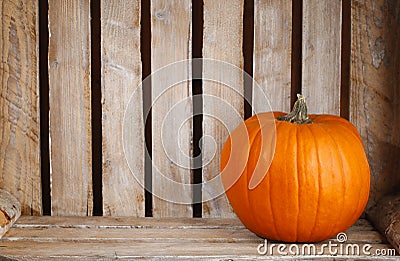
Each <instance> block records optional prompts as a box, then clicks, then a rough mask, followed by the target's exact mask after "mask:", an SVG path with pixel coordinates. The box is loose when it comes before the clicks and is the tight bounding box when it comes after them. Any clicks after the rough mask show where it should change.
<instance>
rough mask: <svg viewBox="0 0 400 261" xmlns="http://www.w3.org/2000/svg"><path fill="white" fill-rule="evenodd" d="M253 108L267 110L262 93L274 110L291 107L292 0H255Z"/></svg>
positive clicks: (285, 109) (283, 109)
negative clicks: (256, 85)
mask: <svg viewBox="0 0 400 261" xmlns="http://www.w3.org/2000/svg"><path fill="white" fill-rule="evenodd" d="M254 9H255V11H254V23H255V25H254V31H255V32H254V80H255V81H256V82H257V83H258V85H259V87H260V88H253V103H252V104H253V110H255V111H258V112H260V111H266V110H269V109H270V108H268V107H267V105H266V104H265V98H264V95H266V96H267V97H268V98H269V101H270V103H271V104H270V105H271V109H272V110H274V111H284V112H287V111H289V110H290V91H291V47H292V1H291V0H285V1H274V0H268V1H264V0H256V1H255V2H254Z"/></svg>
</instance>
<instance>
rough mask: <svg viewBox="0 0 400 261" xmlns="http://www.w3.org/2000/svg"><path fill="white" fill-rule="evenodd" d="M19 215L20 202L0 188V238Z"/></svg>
mask: <svg viewBox="0 0 400 261" xmlns="http://www.w3.org/2000/svg"><path fill="white" fill-rule="evenodd" d="M20 215H21V203H19V202H18V200H17V199H16V198H15V197H14V196H13V195H11V194H10V192H8V191H5V190H3V189H0V239H1V238H2V236H3V235H4V234H5V233H6V232H7V231H8V230H9V229H10V227H11V226H12V225H13V224H14V223H15V221H17V219H18V218H19V216H20Z"/></svg>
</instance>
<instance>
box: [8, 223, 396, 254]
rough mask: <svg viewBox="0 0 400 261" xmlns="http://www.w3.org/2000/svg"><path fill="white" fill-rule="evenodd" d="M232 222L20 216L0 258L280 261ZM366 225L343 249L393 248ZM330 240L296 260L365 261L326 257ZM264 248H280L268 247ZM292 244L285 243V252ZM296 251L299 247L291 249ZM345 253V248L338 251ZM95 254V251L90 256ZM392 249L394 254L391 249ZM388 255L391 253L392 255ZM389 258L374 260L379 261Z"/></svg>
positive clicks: (351, 235) (349, 234) (352, 231)
mask: <svg viewBox="0 0 400 261" xmlns="http://www.w3.org/2000/svg"><path fill="white" fill-rule="evenodd" d="M238 222H239V221H238V220H237V219H232V218H230V219H219V218H210V219H205V220H203V219H192V218H167V219H157V218H135V217H124V218H116V217H85V218H84V219H82V218H79V217H56V216H53V217H48V216H47V217H37V218H33V217H29V216H23V217H21V218H20V219H19V221H18V222H17V223H16V225H15V227H14V228H12V229H11V230H10V231H9V233H7V234H6V235H5V237H4V238H3V239H2V241H0V249H1V251H0V257H7V258H17V259H18V258H19V259H20V258H25V259H32V258H36V259H42V258H50V257H53V258H67V257H68V258H82V259H86V258H87V259H90V258H92V259H93V258H131V259H132V258H144V259H147V258H160V259H173V258H176V259H190V258H192V259H193V258H196V259H199V258H203V259H207V260H210V259H218V260H221V259H234V260H237V259H241V258H243V259H246V258H247V259H255V258H265V259H282V258H284V256H282V255H280V254H279V253H277V249H276V247H275V250H274V251H273V255H270V254H266V255H259V254H258V253H257V247H258V246H259V244H262V243H265V241H264V240H263V239H261V238H259V237H257V236H255V235H254V234H253V233H251V232H250V231H249V230H247V229H245V228H244V227H243V226H237V225H238ZM367 224H369V223H368V221H366V220H359V221H358V222H357V223H356V224H355V225H354V226H353V227H352V228H351V229H349V230H348V231H346V234H347V238H348V239H347V241H346V242H345V244H344V247H345V246H346V244H357V245H358V246H359V248H360V249H362V247H363V246H364V245H366V244H369V245H371V249H369V250H370V252H371V253H372V254H375V251H376V250H377V249H383V250H389V249H393V248H392V247H391V246H390V245H388V244H387V243H386V241H385V239H384V238H383V237H382V236H381V235H380V234H379V233H378V232H377V231H372V230H371V231H368V230H358V229H353V228H354V227H363V226H365V225H367ZM329 241H331V242H332V243H333V244H336V243H337V241H336V239H335V238H332V239H330V240H326V241H324V242H320V243H317V244H315V246H316V250H317V251H322V250H324V251H322V252H323V253H324V255H320V256H316V255H311V256H310V255H305V256H303V255H297V256H295V258H296V259H310V258H335V260H341V258H343V260H346V258H352V259H357V260H358V259H361V260H367V259H368V257H369V256H368V255H366V254H363V253H361V254H360V255H359V256H358V255H355V256H343V255H340V254H339V255H336V256H334V257H333V256H332V255H329V253H328V252H327V251H328V247H327V246H325V247H324V249H322V248H323V245H322V244H329ZM77 243H78V244H77ZM268 244H276V245H277V244H280V242H269V241H268ZM291 245H292V244H285V247H286V248H289V247H290V246H291ZM296 246H297V247H298V248H299V249H301V248H302V247H303V244H297V245H296ZM344 249H345V248H344ZM94 250H95V251H94ZM393 250H394V249H393ZM391 251H392V250H391ZM392 254H395V252H393V253H392ZM389 257H390V256H388V257H386V256H379V258H380V259H384V258H389ZM328 260H329V259H328Z"/></svg>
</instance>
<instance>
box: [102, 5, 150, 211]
mask: <svg viewBox="0 0 400 261" xmlns="http://www.w3.org/2000/svg"><path fill="white" fill-rule="evenodd" d="M101 6H102V8H101V17H102V20H101V32H102V38H101V39H102V49H101V52H102V112H103V117H102V118H103V122H102V131H103V213H104V215H111V216H142V217H144V189H143V187H142V186H141V185H140V183H139V182H138V181H137V180H136V179H135V177H136V178H137V179H139V180H140V182H141V184H144V138H143V137H144V123H143V116H142V115H143V105H142V90H141V88H140V87H141V86H140V83H141V77H142V68H141V57H140V49H139V48H140V1H137V0H136V1H123V0H119V1H107V0H103V1H102V2H101ZM128 103H129V107H128ZM128 108H129V111H128V112H127V114H126V115H129V119H127V120H126V121H125V122H124V115H125V112H126V110H127V109H128ZM124 128H125V131H126V132H123V130H124ZM123 134H129V136H124V135H123ZM128 139H129V140H128ZM124 145H125V147H124ZM124 148H125V151H124ZM124 154H125V155H124ZM125 157H127V159H129V160H128V162H129V166H128V162H127V161H126V159H125ZM129 167H130V168H131V169H130V168H129ZM131 171H132V173H131Z"/></svg>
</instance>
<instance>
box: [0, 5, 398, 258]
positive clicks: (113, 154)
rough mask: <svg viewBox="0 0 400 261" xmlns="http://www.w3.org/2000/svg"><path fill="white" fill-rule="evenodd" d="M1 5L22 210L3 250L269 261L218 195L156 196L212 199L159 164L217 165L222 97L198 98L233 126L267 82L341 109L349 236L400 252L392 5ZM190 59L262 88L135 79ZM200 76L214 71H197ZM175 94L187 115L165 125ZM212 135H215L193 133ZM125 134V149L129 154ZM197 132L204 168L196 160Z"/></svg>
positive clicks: (211, 169)
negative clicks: (350, 183) (219, 65)
mask: <svg viewBox="0 0 400 261" xmlns="http://www.w3.org/2000/svg"><path fill="white" fill-rule="evenodd" d="M0 4H1V5H0V7H1V9H0V10H1V26H2V27H1V28H2V29H1V30H0V46H1V65H0V79H1V85H0V133H1V136H0V137H1V140H0V188H1V189H4V190H7V191H9V192H10V193H11V194H12V195H14V196H15V197H16V198H17V199H18V201H19V202H20V203H21V209H22V215H23V217H21V218H20V220H19V221H18V222H17V223H15V225H14V227H13V228H11V230H10V231H9V232H8V233H7V234H6V235H5V236H4V237H3V239H1V241H0V258H10V259H14V258H15V259H31V258H33V259H42V258H43V259H47V258H51V257H56V258H67V257H68V258H78V257H79V258H85V257H86V258H89V259H94V258H156V259H158V258H163V257H168V258H172V257H174V256H175V257H177V258H180V259H184V258H194V257H196V258H203V259H230V258H233V259H245V258H257V257H264V258H270V256H260V255H259V254H258V253H257V246H258V245H259V244H260V243H262V242H263V241H262V240H261V239H260V238H257V237H256V236H254V235H253V234H251V233H250V232H249V231H247V230H246V229H244V228H243V227H242V225H241V224H240V222H239V221H238V220H237V218H236V216H235V214H234V213H233V211H232V209H231V207H230V205H229V202H228V201H227V199H226V197H225V196H224V195H222V196H221V197H218V198H215V199H213V200H209V201H206V202H203V203H196V204H186V205H185V204H177V203H171V202H168V201H165V200H161V199H160V198H159V197H157V196H156V195H158V194H159V193H164V195H167V196H170V197H174V196H175V195H177V194H178V195H179V197H180V198H181V199H182V200H184V201H186V202H191V201H193V199H202V198H203V199H205V198H207V197H208V196H209V195H210V194H211V195H212V193H214V192H215V191H216V190H217V189H218V188H216V187H215V186H214V185H209V184H203V186H202V187H199V186H186V187H185V188H183V189H181V190H179V191H177V190H175V189H174V187H173V186H171V185H170V183H168V182H166V181H165V179H162V178H161V176H160V175H156V173H163V174H164V175H165V176H166V177H167V178H170V179H173V180H175V181H177V182H183V183H187V184H191V183H201V182H207V181H210V180H212V179H213V178H215V177H216V176H217V175H218V174H219V156H218V155H219V153H220V150H221V147H222V145H223V142H224V141H225V139H226V137H227V133H228V132H227V130H226V128H224V127H223V126H222V125H221V124H220V123H219V122H218V121H216V120H215V119H213V118H212V117H208V116H207V115H216V114H218V113H221V109H220V108H221V107H220V106H219V103H218V102H216V101H215V100H214V101H213V100H209V99H205V98H204V97H207V96H214V97H218V98H220V99H222V100H224V101H226V102H227V103H228V104H230V106H231V109H232V111H233V110H236V111H237V115H239V117H238V118H237V119H238V120H237V121H236V122H235V121H232V122H230V124H232V125H234V124H237V123H239V122H240V121H241V120H242V118H247V117H249V116H250V115H251V114H252V111H253V110H254V111H260V110H263V109H265V108H267V107H266V106H265V102H264V101H263V99H262V98H261V97H262V96H263V95H264V94H265V95H267V96H268V98H269V101H270V105H271V108H272V109H273V110H276V111H289V110H290V107H291V106H292V105H293V102H294V99H295V94H296V93H299V92H301V93H302V94H303V95H305V96H306V98H307V101H308V104H309V111H310V112H311V113H329V114H336V115H340V116H342V117H344V118H347V119H349V120H350V121H351V122H352V123H353V124H354V125H355V126H356V127H357V129H358V130H359V132H360V134H361V136H362V139H363V144H364V147H365V150H366V153H367V157H368V160H369V163H370V166H371V195H370V201H369V203H368V206H367V210H366V214H365V215H364V216H363V219H360V220H359V221H358V222H357V223H356V224H355V225H354V226H353V227H352V228H350V230H349V231H348V232H347V233H348V236H349V241H348V242H349V243H357V244H364V243H370V244H372V245H373V249H380V248H382V249H393V248H396V249H397V250H398V251H399V245H396V242H397V244H398V242H399V241H400V240H399V239H400V236H399V233H400V229H399V228H398V225H397V223H396V222H397V221H396V218H399V216H400V214H399V213H400V212H399V208H398V206H399V204H398V203H397V202H398V197H396V196H394V195H395V193H396V192H397V191H398V188H399V185H400V175H398V174H397V171H398V169H399V167H400V165H399V164H400V161H398V160H397V159H398V157H399V155H400V135H398V133H399V131H400V104H399V101H400V98H399V97H400V45H399V44H398V43H399V42H400V1H396V0H378V1H374V0H333V1H331V0H302V1H295V0H281V1H274V0H203V1H198V0H192V1H190V0H180V1H174V0H143V1H139V0H113V1H108V0H92V1H90V0H48V1H40V2H38V1H34V0H0ZM194 58H210V59H218V60H222V61H224V62H228V63H231V64H233V65H235V66H237V67H238V68H240V69H243V70H244V71H246V72H247V73H248V74H249V75H250V76H252V77H253V78H254V79H255V81H256V82H257V83H258V84H259V86H260V87H261V89H257V88H254V86H251V84H249V82H248V81H247V80H246V78H245V77H244V75H243V73H242V72H241V71H239V70H238V71H237V72H235V73H232V75H230V79H231V80H232V81H233V82H234V83H235V86H234V87H233V89H231V90H227V89H226V88H225V87H224V85H223V84H219V83H215V82H210V81H200V80H193V81H189V82H183V83H180V84H178V85H177V87H176V88H168V87H169V86H168V84H167V83H168V82H169V81H170V80H171V79H177V78H178V77H187V76H189V77H190V76H191V73H192V70H193V68H191V67H190V66H189V67H185V68H183V69H182V70H179V71H175V72H174V73H171V74H170V76H171V77H170V78H168V79H159V78H157V77H156V76H154V75H153V78H152V79H151V81H147V82H146V81H144V82H143V85H140V84H141V83H142V81H143V80H145V79H146V78H147V77H148V76H149V75H150V74H151V73H154V72H157V70H159V69H160V68H163V67H164V66H166V65H169V64H171V63H175V62H178V61H181V60H186V59H189V60H190V59H194ZM202 73H203V75H207V74H212V73H214V71H213V70H212V69H210V68H208V67H203V68H202ZM221 75H222V74H221ZM221 75H219V76H218V75H217V76H216V77H222V76H221ZM147 79H149V78H147ZM164 91H165V92H164ZM132 93H135V94H136V95H134V96H133V100H132V102H130V101H131V95H132ZM157 94H162V95H160V97H159V98H158V97H157ZM198 95H201V96H202V97H203V99H202V100H200V99H198ZM246 98H247V102H246ZM181 100H184V102H183V103H182V104H183V107H184V108H185V111H184V112H183V113H181V114H180V113H178V114H176V115H174V117H173V121H172V120H169V121H167V122H164V120H165V119H166V118H168V117H167V116H168V113H169V111H170V109H171V108H172V106H174V105H176V104H178V103H179V102H180V101H181ZM153 103H154V104H153ZM128 106H129V108H130V110H131V112H132V113H131V114H129V116H130V118H129V121H127V122H126V124H125V125H123V120H124V116H125V111H126V109H127V108H128ZM150 108H151V111H149V109H150ZM199 113H200V115H202V116H196V117H195V118H193V119H192V118H189V119H187V118H185V117H187V116H188V115H189V116H192V115H194V114H199ZM222 117H223V118H230V119H231V118H232V115H231V114H230V112H222ZM185 120H186V121H185ZM177 123H182V125H179V126H177ZM183 123H184V124H183ZM163 126H169V127H168V128H166V129H163ZM124 128H128V129H129V130H130V132H129V133H130V134H129V136H124V132H123V129H124ZM178 129H179V135H178ZM162 131H164V132H163V133H162ZM161 133H162V134H163V135H164V136H161ZM208 136H209V137H213V139H214V141H215V146H214V143H212V142H209V140H207V139H201V137H208ZM163 137H168V138H163ZM175 137H179V146H176V142H175V140H174V138H175ZM123 138H124V139H125V140H124V141H125V142H126V141H128V142H129V144H130V147H129V148H130V151H128V153H131V155H134V159H133V161H132V164H131V165H128V164H127V161H126V160H125V156H124V143H123ZM199 143H201V145H202V146H201V152H202V153H201V156H200V158H201V162H203V163H205V162H207V164H206V165H204V166H202V167H201V168H197V169H194V168H193V164H194V163H193V162H194V160H192V159H191V158H193V157H195V156H198V155H199V153H200V149H199V146H198V144H199ZM165 148H168V150H169V151H168V153H170V154H169V155H166V153H165V151H164V149H165ZM171 155H172V156H171ZM174 155H175V156H174ZM176 155H178V156H176ZM182 155H188V156H189V157H188V158H187V159H185V158H184V157H183V156H182ZM214 155H215V157H213V156H214ZM150 156H151V160H150ZM171 157H178V158H179V157H181V158H182V161H181V163H182V164H187V165H188V166H189V168H183V167H180V166H179V165H177V164H175V163H174V162H173V161H171ZM141 184H145V185H146V186H147V188H151V192H153V194H152V193H151V192H149V191H147V192H146V191H145V189H144V188H143V186H142V185H141ZM385 196H388V197H385ZM0 207H1V206H0ZM0 212H1V211H0ZM93 215H95V216H102V217H90V216H93ZM72 216H74V217H72ZM193 217H201V218H196V219H193ZM364 218H368V219H369V220H370V221H372V222H373V225H374V226H375V227H373V226H371V224H370V223H369V221H367V220H365V219H364ZM376 229H378V230H379V231H380V233H381V234H379V233H378V232H377V230H376ZM386 236H388V238H389V241H390V243H392V244H393V245H392V246H391V245H389V244H388V242H387V239H386ZM75 243H79V244H75ZM314 257H315V256H314ZM276 258H282V256H280V255H277V256H276ZM296 258H312V256H308V257H296ZM315 258H317V257H315ZM325 258H327V259H329V258H339V259H340V258H343V259H344V258H346V257H345V256H337V257H332V256H327V255H326V256H325ZM354 258H367V257H366V256H359V257H354ZM386 258H390V257H386Z"/></svg>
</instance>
